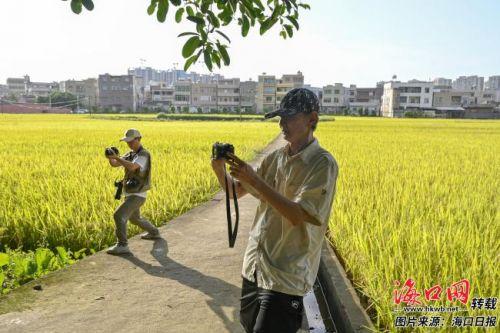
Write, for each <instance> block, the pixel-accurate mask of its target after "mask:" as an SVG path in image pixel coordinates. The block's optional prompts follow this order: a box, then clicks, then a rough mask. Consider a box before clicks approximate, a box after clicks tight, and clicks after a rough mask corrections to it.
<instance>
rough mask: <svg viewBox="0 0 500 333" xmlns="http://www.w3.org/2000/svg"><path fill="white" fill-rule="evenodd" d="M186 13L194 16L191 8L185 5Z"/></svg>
mask: <svg viewBox="0 0 500 333" xmlns="http://www.w3.org/2000/svg"><path fill="white" fill-rule="evenodd" d="M186 13H188V16H195V15H194V11H193V8H191V7H190V6H187V7H186Z"/></svg>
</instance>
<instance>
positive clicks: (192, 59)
mask: <svg viewBox="0 0 500 333" xmlns="http://www.w3.org/2000/svg"><path fill="white" fill-rule="evenodd" d="M199 55H200V54H199V53H198V54H197V55H194V56H192V57H191V58H189V59H188V60H186V62H185V63H184V71H186V72H187V70H188V69H189V67H191V65H192V64H193V63H194V62H196V60H198V57H199Z"/></svg>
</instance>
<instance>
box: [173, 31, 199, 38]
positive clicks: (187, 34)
mask: <svg viewBox="0 0 500 333" xmlns="http://www.w3.org/2000/svg"><path fill="white" fill-rule="evenodd" d="M184 36H198V34H197V33H196V32H183V33H181V34H179V35H177V37H184Z"/></svg>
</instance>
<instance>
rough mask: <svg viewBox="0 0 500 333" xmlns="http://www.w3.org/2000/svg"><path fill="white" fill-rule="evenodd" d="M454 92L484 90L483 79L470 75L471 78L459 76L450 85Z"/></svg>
mask: <svg viewBox="0 0 500 333" xmlns="http://www.w3.org/2000/svg"><path fill="white" fill-rule="evenodd" d="M451 86H452V87H453V89H455V90H462V91H467V90H477V91H482V90H484V77H482V76H477V75H472V76H460V77H458V78H457V79H456V80H455V81H453V83H452V85H451Z"/></svg>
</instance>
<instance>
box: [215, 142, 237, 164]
mask: <svg viewBox="0 0 500 333" xmlns="http://www.w3.org/2000/svg"><path fill="white" fill-rule="evenodd" d="M227 153H231V154H234V146H233V145H232V144H230V143H221V142H216V143H214V145H213V146H212V158H213V159H214V160H218V159H219V158H228V156H227Z"/></svg>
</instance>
